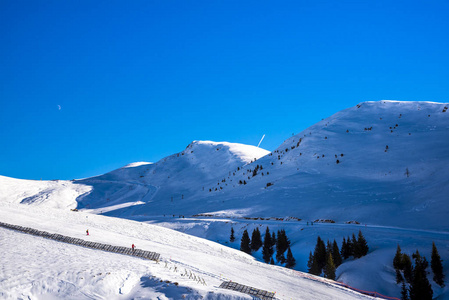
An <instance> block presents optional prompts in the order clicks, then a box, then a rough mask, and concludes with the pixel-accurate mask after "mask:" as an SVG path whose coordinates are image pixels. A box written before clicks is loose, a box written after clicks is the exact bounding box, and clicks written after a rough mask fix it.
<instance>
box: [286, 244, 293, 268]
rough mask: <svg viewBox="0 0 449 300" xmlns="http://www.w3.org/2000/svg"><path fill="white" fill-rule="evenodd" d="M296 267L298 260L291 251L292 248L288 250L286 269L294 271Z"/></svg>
mask: <svg viewBox="0 0 449 300" xmlns="http://www.w3.org/2000/svg"><path fill="white" fill-rule="evenodd" d="M295 266H296V260H295V258H294V257H293V254H292V250H290V247H288V249H287V260H286V264H285V267H286V268H289V269H293V268H294V267H295Z"/></svg>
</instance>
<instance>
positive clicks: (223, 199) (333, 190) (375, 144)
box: [0, 100, 449, 299]
mask: <svg viewBox="0 0 449 300" xmlns="http://www.w3.org/2000/svg"><path fill="white" fill-rule="evenodd" d="M447 195H449V104H447V103H433V102H400V101H386V100H384V101H378V102H363V103H360V104H358V105H356V106H354V107H351V108H348V109H345V110H343V111H340V112H338V113H336V114H334V115H332V116H330V117H328V118H326V119H324V120H321V121H320V122H318V123H316V124H315V125H313V126H311V127H309V128H307V129H306V130H304V131H302V132H301V133H299V134H297V135H295V136H292V137H290V138H288V139H287V140H285V141H284V143H282V144H281V145H280V146H279V147H278V148H277V149H276V150H274V151H272V152H269V151H266V150H263V149H260V148H257V147H254V146H248V145H242V144H233V143H227V142H211V141H194V142H192V143H191V144H190V145H188V146H187V148H186V149H185V150H184V151H182V152H179V153H176V154H173V155H171V156H168V157H166V158H163V159H161V160H160V161H158V162H156V163H146V162H137V163H131V164H129V165H127V166H124V167H122V168H120V169H117V170H114V171H112V172H109V173H107V174H104V175H101V176H96V177H92V178H86V179H81V180H74V181H30V180H19V179H13V178H7V177H2V176H0V205H1V206H2V208H5V209H2V211H6V212H5V213H3V215H2V214H1V213H0V217H2V218H4V219H5V218H8V219H9V220H10V221H11V222H12V221H13V220H14V219H17V220H20V223H21V224H23V225H28V224H30V226H31V225H39V226H40V227H39V228H37V229H48V228H47V227H48V226H50V225H48V224H47V221H46V220H45V221H43V222H42V224H41V222H40V221H39V220H40V219H39V218H42V220H43V219H44V216H45V210H46V209H48V210H49V211H51V213H52V214H53V215H52V218H53V219H55V218H56V215H57V213H56V212H55V211H57V210H58V209H59V210H60V209H63V210H62V211H61V214H62V215H64V216H66V217H65V219H64V220H62V219H61V220H59V219H58V221H57V223H58V226H61V227H70V226H71V225H72V223H73V224H75V223H76V224H78V225H77V226H78V227H79V228H78V227H77V230H82V227H83V226H84V225H87V224H88V223H87V217H86V220H84V219H82V220H81V219H80V220H78V219H76V217H75V218H72V216H71V215H70V214H76V213H75V212H70V211H69V208H70V209H73V208H75V207H77V208H78V209H80V210H83V211H84V212H83V214H84V213H91V214H103V215H107V216H113V217H120V218H124V219H132V220H138V221H142V223H143V224H141V226H144V225H145V226H146V225H148V224H144V223H154V224H157V225H159V226H163V227H166V228H171V229H176V230H178V231H180V232H184V233H188V234H192V235H196V236H198V237H203V238H207V239H209V240H211V241H214V242H215V241H217V242H219V243H220V244H226V245H229V246H230V247H232V248H236V249H238V248H239V239H240V237H241V235H242V233H243V231H244V230H248V231H249V232H250V231H251V230H253V229H254V228H259V227H261V228H262V231H263V229H264V228H266V227H268V226H269V227H270V229H271V230H273V231H275V230H279V229H285V230H286V231H287V233H288V235H289V237H290V238H291V241H292V245H291V250H292V252H293V255H294V256H295V258H296V260H297V266H296V270H300V271H306V270H307V259H308V255H309V251H311V250H313V247H314V244H315V241H316V237H317V236H318V235H320V236H321V237H322V238H323V240H327V239H330V240H333V239H336V240H337V242H338V243H340V242H341V240H342V238H343V237H347V236H349V235H351V234H352V233H354V232H357V231H358V230H363V232H364V235H365V236H366V238H367V240H368V243H369V246H370V252H369V253H368V255H367V256H365V257H363V258H361V259H357V260H349V261H345V262H344V263H343V264H342V265H341V266H340V267H339V268H338V269H337V280H339V281H342V282H344V283H347V284H350V285H352V286H355V287H357V288H361V289H365V290H373V291H377V292H381V293H384V294H386V295H390V296H399V295H400V286H399V285H397V284H396V282H395V272H394V269H393V267H392V259H393V255H394V253H395V250H396V247H397V245H398V244H400V245H401V248H402V249H403V250H404V251H405V253H408V254H411V253H412V252H414V251H416V249H418V248H419V251H420V253H421V252H422V253H423V255H425V256H426V257H427V258H428V259H430V255H429V253H430V247H431V245H432V242H435V243H436V244H437V246H438V247H439V248H440V249H447V248H448V247H449V238H448V231H449V219H448V218H447V216H448V215H449V205H448V204H449V203H448V201H449V198H448V197H447ZM24 205H28V206H27V207H26V211H27V217H25V218H24V219H21V218H20V217H19V216H20V208H21V207H24ZM34 210H36V212H34ZM35 213H37V215H33V216H32V218H33V220H34V221H32V222H30V221H29V220H27V219H28V217H31V215H32V214H35ZM83 216H84V215H83ZM184 216H185V218H184ZM95 218H99V219H95V220H96V222H94V223H91V224H92V226H94V225H95V227H98V229H101V230H105V228H109V227H111V226H112V224H115V221H114V220H115V219H111V220H112V221H111V220H109V219H105V220H106V221H103V220H102V219H101V218H105V217H104V216H95ZM42 220H41V221H42ZM315 220H318V223H315V225H313V226H309V223H310V222H311V221H315ZM320 220H327V222H328V223H326V224H321V221H320ZM89 222H90V221H89ZM103 222H106V223H107V224H108V225H107V226H106V225H104V224H106V223H104V224H103ZM120 222H123V223H121V225H122V227H121V228H125V229H126V230H131V228H133V229H136V228H137V227H138V226H137V225H135V224H134V223H127V222H131V221H127V220H120ZM330 222H335V223H332V224H329V223H330ZM19 225H20V224H19ZM89 226H90V225H89ZM136 226H137V227H136ZM95 227H93V228H95ZM231 227H233V228H234V229H235V234H236V238H237V240H236V241H235V242H229V233H230V229H231ZM142 228H143V227H142ZM145 229H150V228H149V227H145ZM151 230H153V231H157V230H155V229H154V228H152V229H151ZM131 231H132V230H131ZM144 231H145V230H144ZM144 231H140V232H139V234H138V235H135V234H133V233H131V234H130V233H129V232H127V233H126V234H125V236H124V237H123V236H118V235H117V236H116V233H111V234H110V233H108V232H104V231H103V234H104V235H105V236H109V235H110V237H111V238H114V239H117V241H119V240H120V239H121V238H124V239H125V240H126V241H127V242H131V241H132V240H133V239H134V238H136V239H138V242H139V243H142V244H146V243H147V239H150V240H152V239H153V238H154V237H150V236H148V235H147V233H146V232H145V233H143V232H144ZM161 232H162V231H161ZM64 233H66V234H69V233H70V232H68V231H67V230H65V231H64ZM0 234H3V235H4V236H5V235H6V233H4V232H3V233H2V232H1V230H0ZM164 234H166V235H167V236H172V237H174V236H176V238H179V239H180V242H179V244H180V245H182V244H186V243H187V242H186V241H188V243H191V242H192V241H190V238H189V237H188V236H183V235H177V234H175V233H169V232H167V231H164V232H163V233H160V234H159V233H158V235H157V238H156V240H157V241H156V243H148V246H149V247H151V248H153V247H154V248H157V249H156V250H158V249H159V250H160V251H161V254H162V255H163V256H164V255H168V256H170V255H172V253H173V252H172V251H174V250H173V245H169V244H170V243H172V241H170V239H164V238H163V235H164ZM130 237H131V238H130ZM17 238H19V237H18V236H17ZM20 239H21V240H23V241H24V242H28V241H29V240H32V239H35V238H30V239H28V238H20ZM161 240H163V241H161ZM8 243H11V241H10V240H8ZM33 243H34V242H33ZM159 243H161V244H159ZM196 243H201V240H195V241H194V243H193V244H196ZM208 245H209V244H208ZM49 246H50V244H49ZM189 247H191V248H192V249H193V250H192V249H190V250H192V251H190V250H189V249H185V250H186V251H185V252H182V253H181V254H179V255H178V257H177V258H176V260H178V261H179V262H182V263H183V264H185V265H186V266H189V267H191V268H197V267H198V265H200V266H199V268H200V269H201V272H203V274H212V275H213V276H212V278H215V277H214V276H215V273H214V272H213V269H214V268H215V269H216V270H221V269H222V268H225V269H226V270H227V272H229V273H228V274H232V276H235V277H236V278H237V280H241V281H245V275H241V274H238V273H234V269H238V268H240V266H238V262H242V261H244V260H243V258H242V257H241V256H240V255H234V254H233V255H232V256H231V257H232V259H234V260H235V261H233V262H231V263H230V265H229V267H224V265H226V264H227V261H217V266H215V265H213V266H212V267H210V266H207V265H206V264H202V263H201V264H200V263H199V262H200V261H201V260H202V259H203V257H209V254H210V255H212V256H217V253H215V251H220V252H221V253H223V251H224V250H222V249H221V248H220V247H221V246H220V247H217V248H216V249H215V250H213V251H212V250H211V253H212V254H211V253H209V252H208V253H203V252H201V251H199V250H198V249H197V248H198V247H199V246H189ZM214 247H215V246H214ZM175 248H176V247H175ZM148 250H152V249H148ZM187 250H189V251H187ZM73 251H77V250H73ZM196 252H199V254H198V255H197V256H196V254H195V253H196ZM73 253H75V252H73ZM82 255H84V254H82ZM182 255H189V256H191V258H192V259H186V260H185V261H184V260H181V259H180V257H181V256H182ZM218 256H219V255H218ZM244 256H245V255H244ZM254 256H255V257H256V258H257V259H258V260H261V257H262V255H261V253H254ZM441 256H442V258H443V262H444V268H445V272H446V274H447V270H448V269H449V254H448V253H447V251H445V252H443V251H442V252H441ZM8 259H9V258H8ZM98 259H99V260H100V261H101V259H102V258H101V257H99V258H98ZM210 261H214V259H211V260H210ZM254 262H255V261H253V260H251V259H250V260H249V264H246V265H245V268H248V270H249V271H248V272H247V273H245V274H247V275H248V274H250V273H254V272H256V273H257V272H267V270H270V272H271V269H265V268H264V267H263V266H262V267H261V269H257V270H256V269H254V268H252V267H250V266H249V265H253V264H254ZM277 263H278V262H277ZM278 264H279V263H278ZM136 266H138V268H142V267H141V266H140V265H139V264H137V265H136ZM211 268H212V269H211ZM142 270H143V269H141V270H140V271H139V272H140V273H139V274H138V275H136V274H134V275H132V276H134V278H138V277H136V276H140V275H141V274H143V273H142V272H143V271H142ZM11 272H12V271H11ZM58 272H59V271H58ZM76 272H78V273H77V274H78V275H79V274H81V273H80V272H81V271H79V270H78V271H76ZM219 272H221V271H219ZM12 273H13V272H12ZM150 273H151V272H150ZM156 273H157V274H165V273H164V272H162V271H161V270H158V271H157V272H156ZM152 274H154V273H152ZM283 274H284V273H283ZM285 274H288V272H287V273H285ZM292 274H293V273H292ZM70 276H75V275H73V274H71V275H70ZM158 276H162V275H158ZM273 276H277V275H276V274H275V275H273ZM286 276H287V275H286ZM429 276H430V275H429ZM287 277H288V276H287ZM446 277H449V274H447V275H446ZM142 278H143V277H142ZM266 278H269V275H268V274H267V273H265V274H264V275H263V276H259V277H257V278H255V279H254V280H253V281H251V280H248V283H251V284H257V283H258V282H264V284H265V283H267V284H268V282H269V280H268V281H267V279H266ZM429 278H430V277H429ZM43 280H44V279H43ZM45 280H47V279H45ZM284 280H285V282H289V280H290V279H282V281H283V282H284ZM296 280H297V278H295V279H293V278H291V284H298V285H303V284H304V285H303V287H304V288H303V287H302V288H301V289H303V290H302V291H304V293H305V294H304V295H305V296H304V295H302V294H301V295H302V296H304V297H305V299H322V295H323V294H325V295H330V296H329V297H330V298H335V299H337V298H338V297H343V298H344V296H341V295H337V294H338V293H337V292H333V291H332V292H329V291H327V290H326V291H325V292H323V290H322V288H323V286H321V285H315V283H313V284H311V285H310V286H309V287H308V286H307V283H304V282H300V283H298V282H297V281H296ZM118 282H120V284H123V283H122V281H120V280H119V281H118ZM136 282H138V280H137V281H134V284H136ZM78 283H79V282H77V284H78ZM244 283H245V282H243V284H244ZM279 284H280V283H279V282H278V283H274V285H273V286H282V289H285V290H288V291H287V294H288V295H289V298H288V297H287V298H285V299H290V298H292V297H293V298H295V293H296V290H295V289H294V288H293V289H290V290H289V289H288V288H287V287H286V286H287V285H288V284H287V285H283V284H280V285H279ZM53 285H55V286H56V285H57V283H53ZM112 285H113V284H112ZM125 285H126V284H125ZM19 286H20V285H19ZM113 286H114V288H115V285H113ZM0 287H1V285H0ZM157 288H160V287H159V286H158V287H157ZM433 289H434V296H435V297H439V298H438V299H449V293H447V291H446V290H447V288H441V287H439V286H437V285H435V284H433ZM316 291H318V293H317V292H316ZM140 292H141V291H140V290H139V292H138V293H140ZM110 293H112V292H111V291H110V290H108V291H107V292H105V293H104V295H110ZM138 293H137V294H138ZM137 294H136V295H137ZM198 294H202V295H205V291H204V290H201V289H199V291H194V292H193V293H191V296H192V295H193V296H192V299H193V298H194V297H196V295H198ZM225 294H226V293H225ZM0 295H1V294H0ZM128 295H130V294H128ZM166 295H167V294H166ZM216 295H217V299H222V298H219V297H221V296H218V294H216ZM310 295H312V296H310ZM223 297H224V298H223V299H240V298H239V297H240V296H236V297H235V298H232V297H231V296H229V298H226V297H228V295H225V296H223ZM244 297H245V296H243V298H241V299H245V298H244ZM314 297H315V298H314ZM356 297H357V296H356ZM169 298H170V297H169ZM211 299H215V298H211ZM280 299H283V298H282V297H280ZM295 299H301V297H296V298H295Z"/></svg>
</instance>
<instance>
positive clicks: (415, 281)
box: [410, 250, 433, 300]
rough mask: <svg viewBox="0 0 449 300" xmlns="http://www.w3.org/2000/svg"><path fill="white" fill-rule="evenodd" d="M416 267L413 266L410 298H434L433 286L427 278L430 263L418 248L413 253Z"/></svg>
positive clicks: (415, 299)
mask: <svg viewBox="0 0 449 300" xmlns="http://www.w3.org/2000/svg"><path fill="white" fill-rule="evenodd" d="M413 258H414V259H415V267H414V268H413V277H412V282H411V284H410V300H432V296H433V291H432V286H431V285H430V283H429V280H428V279H427V274H426V268H427V267H428V265H429V263H428V262H427V260H426V258H425V257H422V256H421V255H420V254H419V252H418V250H416V253H414V254H413Z"/></svg>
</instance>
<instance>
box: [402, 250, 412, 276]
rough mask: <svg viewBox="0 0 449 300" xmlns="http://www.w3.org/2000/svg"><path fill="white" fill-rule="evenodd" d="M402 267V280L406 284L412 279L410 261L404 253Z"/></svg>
mask: <svg viewBox="0 0 449 300" xmlns="http://www.w3.org/2000/svg"><path fill="white" fill-rule="evenodd" d="M402 265H403V267H404V279H405V281H407V283H411V282H412V277H413V267H412V260H411V259H410V256H408V255H407V254H405V253H403V254H402Z"/></svg>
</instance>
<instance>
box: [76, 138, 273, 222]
mask: <svg viewBox="0 0 449 300" xmlns="http://www.w3.org/2000/svg"><path fill="white" fill-rule="evenodd" d="M268 153H269V152H268V151H267V150H264V149H261V148H258V147H254V146H249V145H243V144H236V143H227V142H218V143H217V142H211V141H194V142H192V143H191V144H189V145H188V146H187V147H186V149H185V150H184V151H182V152H180V153H176V154H173V155H171V156H168V157H165V158H163V159H162V160H160V161H158V162H157V163H154V164H150V163H138V164H131V165H127V166H125V167H123V168H120V169H118V170H115V171H112V172H110V173H107V174H104V175H101V176H97V177H93V178H88V179H84V180H79V181H76V183H78V184H82V185H86V186H90V187H92V192H91V193H88V194H85V195H83V196H82V197H79V198H78V199H77V201H78V203H79V207H86V208H91V209H93V208H95V209H97V211H100V212H103V213H104V212H106V211H109V214H113V215H131V214H155V212H156V214H173V213H177V214H179V213H181V212H182V213H184V210H183V207H181V206H179V203H183V204H184V205H185V206H191V205H192V204H191V203H190V202H189V200H188V199H192V198H194V197H201V195H202V192H203V186H207V185H211V184H212V183H214V182H215V180H216V179H217V178H220V177H223V176H225V175H227V174H228V172H229V171H228V170H233V169H237V168H240V167H242V166H244V165H247V164H249V163H251V161H254V160H256V159H258V158H260V157H262V156H264V155H266V154H268Z"/></svg>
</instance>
